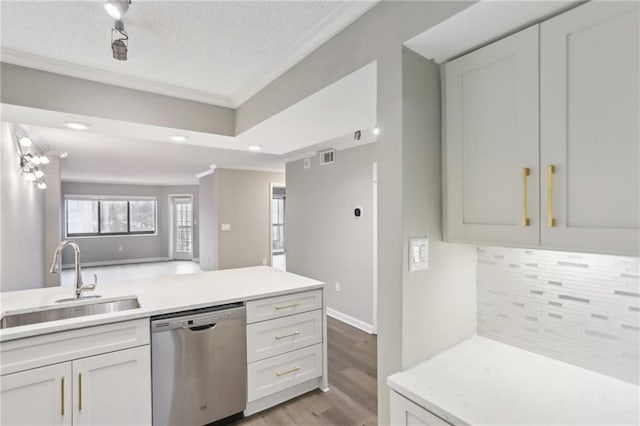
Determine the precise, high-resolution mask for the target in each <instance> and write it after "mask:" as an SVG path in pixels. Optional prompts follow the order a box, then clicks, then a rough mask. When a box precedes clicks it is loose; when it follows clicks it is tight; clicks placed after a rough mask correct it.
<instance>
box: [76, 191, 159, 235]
mask: <svg viewBox="0 0 640 426" xmlns="http://www.w3.org/2000/svg"><path fill="white" fill-rule="evenodd" d="M65 213H66V214H65V217H66V222H67V227H66V229H67V236H68V237H78V236H99V235H130V234H133V235H135V234H154V233H155V232H156V200H121V199H120V200H97V199H72V198H70V199H67V200H66V202H65Z"/></svg>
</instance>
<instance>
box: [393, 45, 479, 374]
mask: <svg viewBox="0 0 640 426" xmlns="http://www.w3.org/2000/svg"><path fill="white" fill-rule="evenodd" d="M402 93H403V96H402V109H403V111H402V130H403V146H402V162H403V169H402V170H403V172H402V188H403V197H402V198H403V205H402V221H403V240H404V241H408V239H409V238H410V237H421V236H426V237H428V238H429V269H428V270H422V271H415V272H408V268H407V266H406V265H408V262H409V259H408V253H409V250H408V248H405V250H404V251H403V253H404V254H403V260H402V263H403V273H402V274H403V282H404V285H403V294H402V299H403V302H402V323H403V328H402V334H403V339H402V340H403V345H402V347H403V352H402V365H403V366H404V367H405V368H408V367H411V366H414V365H416V364H418V363H420V362H422V361H424V360H425V359H427V358H430V357H432V356H433V355H436V354H437V353H439V352H441V351H442V349H443V348H447V347H451V346H453V345H455V344H456V343H458V342H460V341H462V340H464V339H466V338H468V337H470V336H473V335H474V334H475V330H476V287H475V265H476V251H475V247H473V246H469V245H460V244H450V243H445V242H443V241H442V168H441V158H442V156H441V135H440V127H441V126H440V123H441V116H440V70H439V67H438V65H437V64H435V63H434V62H432V61H428V60H426V59H425V58H423V57H422V56H419V55H418V54H416V53H414V52H412V51H411V50H409V49H404V50H403V54H402Z"/></svg>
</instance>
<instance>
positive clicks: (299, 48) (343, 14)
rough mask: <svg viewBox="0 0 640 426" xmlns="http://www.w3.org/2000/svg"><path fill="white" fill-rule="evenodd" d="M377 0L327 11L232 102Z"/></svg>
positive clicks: (247, 96) (286, 67)
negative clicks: (272, 66)
mask: <svg viewBox="0 0 640 426" xmlns="http://www.w3.org/2000/svg"><path fill="white" fill-rule="evenodd" d="M378 1H379V0H364V1H350V2H344V3H343V4H341V5H340V6H339V7H337V8H336V9H335V10H334V11H333V12H331V13H330V14H329V15H328V16H327V17H326V18H324V19H323V20H322V21H320V22H319V23H318V24H316V25H315V26H314V27H313V28H311V30H309V31H308V32H307V33H306V34H305V35H304V36H303V37H301V38H300V39H299V40H298V42H297V43H295V44H294V45H293V46H292V47H291V48H290V49H289V50H288V51H287V52H285V53H284V54H283V55H282V58H281V60H280V61H279V62H278V65H277V66H276V67H275V68H273V69H272V70H271V71H270V72H267V73H264V74H260V76H259V77H258V78H256V79H253V80H252V81H250V82H249V83H248V84H246V85H245V86H244V87H242V88H240V90H238V92H237V93H236V94H235V95H232V96H231V100H232V104H233V105H234V106H235V107H236V108H237V107H239V106H240V105H242V104H243V103H245V102H246V101H248V100H249V99H250V98H252V97H253V96H254V95H256V94H257V93H258V92H260V91H261V90H262V89H264V88H265V87H266V86H268V85H269V83H271V82H272V81H274V80H275V79H277V78H278V77H280V76H281V75H282V74H284V73H285V72H287V71H288V70H289V69H291V68H292V67H293V66H294V65H296V64H297V63H298V62H300V61H301V60H303V59H304V58H306V57H307V56H308V55H309V54H310V53H311V52H313V51H314V50H316V49H317V48H318V47H320V46H322V45H323V44H324V43H326V42H327V41H328V40H330V39H331V38H332V37H333V36H335V35H336V34H338V33H339V32H340V31H342V30H343V29H345V28H346V27H347V26H349V25H350V24H352V23H353V22H354V21H355V20H356V19H358V18H359V17H360V16H362V15H364V14H365V13H366V12H367V11H368V10H369V9H371V8H372V7H373V6H375V5H376V4H377V3H378Z"/></svg>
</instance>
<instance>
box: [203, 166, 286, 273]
mask: <svg viewBox="0 0 640 426" xmlns="http://www.w3.org/2000/svg"><path fill="white" fill-rule="evenodd" d="M215 174H216V175H217V179H218V198H217V200H218V225H221V224H223V223H228V224H230V225H231V231H229V232H219V233H218V268H219V269H229V268H239V267H243V266H256V265H262V262H263V259H267V262H269V261H270V259H269V255H270V252H271V251H270V247H269V246H270V242H271V236H270V232H271V223H270V209H271V194H270V191H271V187H270V183H272V182H273V183H283V182H284V181H285V177H284V173H269V172H254V171H248V170H230V169H217V170H216V172H215Z"/></svg>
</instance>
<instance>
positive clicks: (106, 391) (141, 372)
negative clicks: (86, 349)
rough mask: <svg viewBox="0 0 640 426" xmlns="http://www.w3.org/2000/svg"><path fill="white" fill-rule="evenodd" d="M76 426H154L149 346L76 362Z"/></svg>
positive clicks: (74, 407)
mask: <svg viewBox="0 0 640 426" xmlns="http://www.w3.org/2000/svg"><path fill="white" fill-rule="evenodd" d="M73 411H74V417H73V422H74V426H79V425H112V426H113V425H150V424H151V361H150V351H149V346H148V345H147V346H140V347H137V348H132V349H126V350H122V351H116V352H111V353H108V354H103V355H97V356H92V357H89V358H84V359H80V360H76V361H73Z"/></svg>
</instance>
